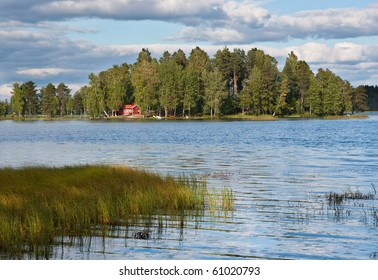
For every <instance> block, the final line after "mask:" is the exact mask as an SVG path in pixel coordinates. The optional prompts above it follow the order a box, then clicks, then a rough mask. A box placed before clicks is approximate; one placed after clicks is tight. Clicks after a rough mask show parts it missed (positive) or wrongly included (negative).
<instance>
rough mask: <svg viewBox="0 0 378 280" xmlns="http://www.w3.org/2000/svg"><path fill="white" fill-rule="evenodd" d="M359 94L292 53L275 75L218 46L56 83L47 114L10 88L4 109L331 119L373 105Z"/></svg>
mask: <svg viewBox="0 0 378 280" xmlns="http://www.w3.org/2000/svg"><path fill="white" fill-rule="evenodd" d="M216 72H217V73H216ZM219 76H220V77H219ZM209 77H211V78H209ZM211 79H215V81H214V82H213V81H210V80H211ZM220 80H222V83H221V82H220ZM215 84H222V86H220V85H219V86H217V87H218V88H222V90H221V91H218V90H215V91H214V88H215ZM46 88H47V87H46ZM46 88H43V90H46ZM223 88H224V89H223ZM365 89H366V90H367V91H365V90H364V88H363V87H358V88H353V87H352V86H351V84H350V83H349V82H348V81H344V80H342V79H341V78H340V77H338V76H337V75H336V74H335V73H333V72H332V71H331V70H329V69H326V70H323V69H319V70H318V71H317V73H316V75H315V74H314V73H313V72H312V71H311V69H310V67H309V65H308V64H307V63H306V62H305V61H303V60H299V59H298V57H297V56H296V55H295V54H294V53H293V52H291V53H290V54H289V55H288V56H287V58H286V61H285V65H284V67H283V70H282V72H280V71H279V70H278V67H277V60H276V59H275V58H274V57H272V56H270V55H268V54H265V53H264V51H262V50H259V49H256V48H254V49H251V50H249V51H248V52H247V54H246V52H245V51H244V50H242V49H234V50H233V51H230V50H229V49H228V48H227V47H225V48H223V49H222V50H218V51H217V52H216V53H215V55H214V58H212V59H211V58H210V57H209V55H208V54H207V53H206V52H205V51H204V50H202V49H201V48H199V47H196V48H194V49H192V51H191V52H190V55H189V57H188V58H187V57H186V55H185V53H184V52H183V51H182V50H180V49H179V50H178V51H176V52H174V53H173V54H170V53H169V52H168V51H166V52H164V53H163V55H162V57H161V58H160V59H159V61H158V60H156V59H155V58H153V57H152V56H151V53H150V52H149V50H148V49H142V51H141V52H140V53H139V55H138V58H137V60H136V62H135V63H134V64H133V65H129V64H126V63H124V64H122V65H114V66H113V67H111V68H109V69H107V70H105V71H102V72H100V73H98V74H94V73H91V74H90V75H89V85H87V86H84V87H82V88H81V89H79V90H78V91H77V92H76V93H75V94H74V95H73V96H72V95H71V90H70V89H69V88H68V87H67V86H66V85H65V84H64V83H61V84H59V85H58V87H57V88H56V97H57V100H58V104H57V108H55V109H54V110H53V109H51V108H48V107H49V106H50V107H53V105H52V101H51V100H50V101H48V98H47V97H45V98H44V97H43V95H44V94H43V92H42V91H41V96H39V95H38V94H37V90H36V85H35V83H34V82H32V81H29V82H26V83H23V84H21V85H19V84H17V83H15V84H14V87H13V90H12V98H11V104H10V109H11V111H12V113H13V115H14V116H20V117H24V116H26V115H27V116H35V115H36V114H38V113H40V112H42V113H44V114H45V115H47V116H48V117H51V116H53V115H57V114H60V116H63V115H66V114H71V115H72V114H75V115H79V114H84V115H86V114H89V116H91V117H95V118H97V117H102V116H106V117H109V116H116V115H117V112H118V111H119V110H120V109H121V107H122V106H123V105H124V104H130V103H133V102H135V103H137V104H138V105H139V107H140V108H141V112H142V113H143V114H147V115H153V114H159V115H160V114H161V111H162V110H163V111H164V116H165V117H168V115H173V116H176V115H177V112H179V113H178V115H180V114H181V115H182V116H183V117H184V116H191V115H201V114H205V115H206V114H209V115H210V116H213V115H214V114H215V115H219V114H221V113H222V114H237V113H240V111H241V112H242V113H245V112H247V113H249V114H254V115H279V116H284V115H317V116H326V115H327V116H334V115H342V114H345V113H353V112H356V111H366V110H367V109H368V106H367V105H368V103H370V104H378V101H377V100H378V97H377V96H378V95H376V94H375V95H374V92H378V91H377V90H376V89H375V88H374V87H371V88H369V87H366V88H365ZM216 92H218V93H216ZM220 92H222V94H220ZM225 93H226V94H227V95H225ZM214 94H215V95H214ZM45 95H46V94H45ZM214 96H217V97H214ZM40 97H41V98H40ZM372 106H374V105H372ZM3 107H4V106H3ZM372 108H374V107H372ZM376 108H378V105H377V106H376ZM2 111H4V109H2ZM9 111H10V110H9V109H8V110H7V112H9ZM3 114H4V113H3Z"/></svg>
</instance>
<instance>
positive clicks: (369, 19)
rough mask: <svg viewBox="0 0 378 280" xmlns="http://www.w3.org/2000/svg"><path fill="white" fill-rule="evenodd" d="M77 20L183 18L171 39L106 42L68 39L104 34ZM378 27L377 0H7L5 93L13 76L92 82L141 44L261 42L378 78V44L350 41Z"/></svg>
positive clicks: (358, 76) (278, 52)
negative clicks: (339, 1)
mask: <svg viewBox="0 0 378 280" xmlns="http://www.w3.org/2000/svg"><path fill="white" fill-rule="evenodd" d="M74 18H81V19H83V18H100V19H114V20H122V21H127V20H152V21H153V20H157V21H164V22H168V23H180V24H179V25H178V26H179V27H178V28H180V30H179V31H178V32H177V33H176V34H171V36H170V40H171V44H168V45H164V44H144V45H138V44H136V45H119V44H118V45H115V44H111V45H110V44H108V45H101V44H99V43H93V42H88V41H83V40H75V39H72V38H73V37H69V35H68V33H67V32H68V31H70V32H76V33H95V32H99V31H98V30H96V29H94V28H90V27H89V28H87V27H78V26H74V23H72V22H71V23H68V22H65V20H67V19H74ZM376 26H378V5H371V6H368V7H366V8H348V9H325V10H312V11H311V10H309V11H302V12H297V13H292V14H288V15H279V14H273V13H272V12H271V11H269V10H267V9H266V8H264V1H257V0H255V1H254V0H245V1H234V0H203V1H187V0H143V1H140V0H113V1H108V0H61V1H58V0H17V1H14V0H1V1H0V42H1V44H0V58H1V68H0V85H1V86H0V90H1V92H0V94H3V92H7V91H8V92H9V87H10V85H11V83H13V82H14V81H19V82H22V81H26V80H28V79H34V80H35V81H36V82H37V83H39V84H40V85H45V84H47V83H48V82H53V83H58V82H66V83H70V84H72V85H74V86H76V88H77V87H78V86H79V85H82V84H85V83H86V82H87V77H88V74H89V73H90V72H97V71H100V70H104V69H106V68H108V67H111V66H112V65H113V64H120V63H123V62H129V63H131V62H134V61H135V57H136V56H137V54H138V53H139V52H140V50H141V49H142V48H148V49H149V50H150V51H151V52H152V53H153V55H154V56H155V57H159V56H160V55H161V54H162V53H163V52H164V51H165V50H168V51H170V52H174V51H176V50H178V49H183V50H184V51H185V52H186V53H187V54H189V53H190V50H191V49H192V48H193V47H194V46H193V42H195V43H196V44H200V43H205V44H204V45H202V48H203V49H204V50H206V51H207V52H208V53H209V54H210V56H212V55H213V54H214V53H215V52H216V50H218V49H222V48H223V47H224V45H227V46H228V47H229V48H230V49H231V50H232V49H233V48H234V47H236V48H242V49H245V50H249V49H251V48H255V47H257V48H260V49H263V50H264V51H265V52H266V53H268V54H270V55H272V56H274V57H277V58H278V60H279V61H280V63H281V66H282V61H284V60H285V57H286V56H287V54H288V53H289V52H291V51H294V52H295V53H296V54H297V55H298V57H299V58H300V59H304V60H306V61H307V62H308V63H309V64H310V65H311V66H312V67H313V70H314V71H315V70H316V69H315V68H319V67H323V68H326V67H329V68H330V69H332V70H335V71H338V72H337V73H338V74H339V75H340V76H342V77H343V78H345V79H348V80H350V81H351V82H354V84H356V83H358V81H362V80H374V79H375V78H374V77H377V76H378V74H377V72H378V70H376V69H377V63H378V46H377V45H362V44H357V43H351V42H350V41H351V40H349V38H353V37H359V36H375V35H378V29H377V28H376ZM176 30H177V29H176ZM290 38H299V39H306V41H304V43H302V44H300V45H297V46H291V47H283V48H279V47H264V42H266V41H281V42H282V41H284V42H287V41H288V40H290ZM319 38H325V39H329V38H335V39H339V40H338V41H335V42H336V43H334V44H333V45H330V44H325V43H319V41H320V42H324V41H321V40H317V39H319ZM187 42H190V44H188V43H187ZM257 44H259V45H257ZM287 45H288V44H287V43H286V44H285V46H287ZM363 75H367V76H369V77H370V78H369V77H365V78H364V77H363ZM3 96H4V94H3Z"/></svg>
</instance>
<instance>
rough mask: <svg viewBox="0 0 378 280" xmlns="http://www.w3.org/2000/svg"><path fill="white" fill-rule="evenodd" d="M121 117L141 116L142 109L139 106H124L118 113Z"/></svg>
mask: <svg viewBox="0 0 378 280" xmlns="http://www.w3.org/2000/svg"><path fill="white" fill-rule="evenodd" d="M118 114H119V115H120V116H132V115H140V109H139V106H138V105H137V104H128V105H124V106H123V107H122V108H121V110H120V111H119V113H118Z"/></svg>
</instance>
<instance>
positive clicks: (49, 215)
mask: <svg viewBox="0 0 378 280" xmlns="http://www.w3.org/2000/svg"><path fill="white" fill-rule="evenodd" d="M208 196H209V193H208V191H207V189H206V182H205V181H204V180H199V179H196V178H195V177H188V176H187V177H185V176H181V177H179V178H174V177H172V176H160V175H158V174H155V173H151V172H148V171H145V170H135V169H131V168H127V167H122V166H76V167H62V168H49V167H25V168H19V169H13V168H3V169H0V252H5V253H6V254H8V255H10V256H11V257H15V258H18V257H22V255H23V254H24V253H28V252H32V253H33V254H34V255H35V257H36V258H48V256H49V254H50V253H51V252H50V250H51V246H52V245H53V244H54V242H57V239H58V238H61V239H62V240H63V238H64V237H83V236H92V235H96V234H98V233H99V232H100V233H101V234H102V235H103V236H106V234H107V232H109V228H111V227H115V226H118V225H128V224H129V223H132V222H135V221H136V220H138V219H140V218H143V217H148V216H152V215H160V216H161V217H167V216H169V215H174V214H177V213H180V214H183V213H185V211H197V212H200V211H203V210H204V208H205V205H206V200H207V199H208V198H207V197H208ZM228 203H230V202H228ZM161 224H163V221H162V220H161Z"/></svg>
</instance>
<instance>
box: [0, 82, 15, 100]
mask: <svg viewBox="0 0 378 280" xmlns="http://www.w3.org/2000/svg"><path fill="white" fill-rule="evenodd" d="M12 89H13V85H12V84H2V85H0V96H3V97H4V98H8V100H10V97H11V96H12V94H11V92H12ZM0 100H1V99H0Z"/></svg>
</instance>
